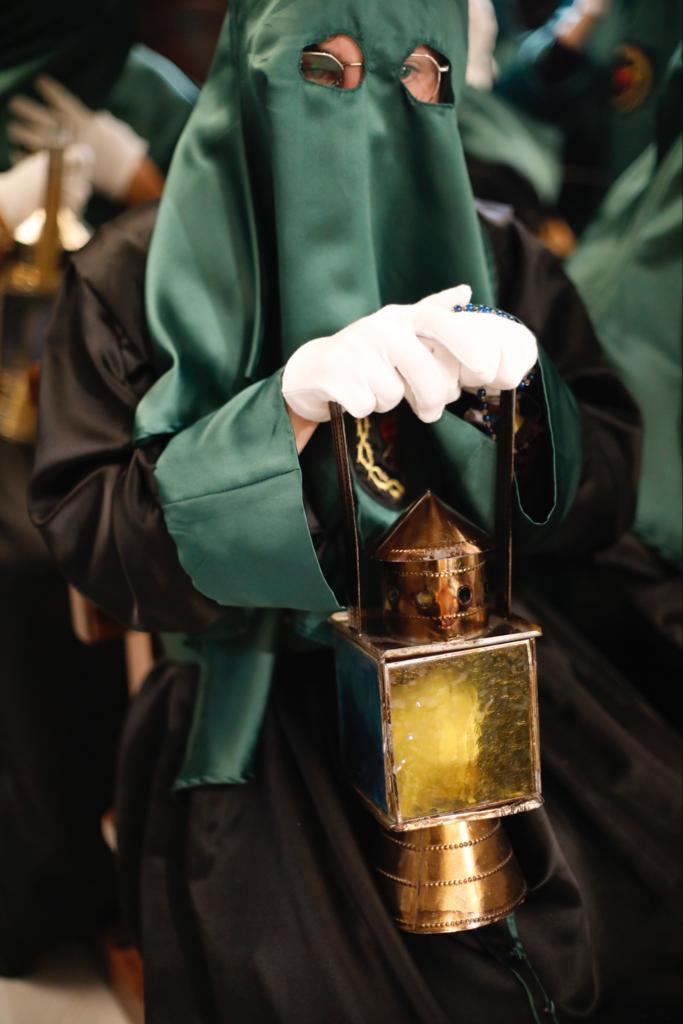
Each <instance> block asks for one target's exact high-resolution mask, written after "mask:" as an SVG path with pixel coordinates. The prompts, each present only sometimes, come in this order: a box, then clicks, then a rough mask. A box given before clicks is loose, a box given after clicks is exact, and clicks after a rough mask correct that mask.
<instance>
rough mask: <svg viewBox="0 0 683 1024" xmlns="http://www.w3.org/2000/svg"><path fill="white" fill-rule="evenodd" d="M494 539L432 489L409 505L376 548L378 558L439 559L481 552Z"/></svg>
mask: <svg viewBox="0 0 683 1024" xmlns="http://www.w3.org/2000/svg"><path fill="white" fill-rule="evenodd" d="M490 547H491V542H490V540H489V538H488V537H487V536H486V534H485V533H483V531H481V530H479V529H477V527H476V526H474V525H473V524H472V523H470V522H468V521H467V520H466V519H464V518H463V517H462V516H459V515H458V514H457V512H454V511H453V509H452V508H449V506H448V505H446V503H445V502H443V501H441V499H440V498H437V497H436V495H435V494H432V492H431V491H426V492H425V493H424V494H423V495H422V497H421V498H418V500H417V501H415V502H413V504H412V505H411V506H410V508H408V509H407V510H406V511H405V512H404V513H403V515H402V516H401V517H400V519H399V520H398V521H397V522H396V523H394V525H393V527H392V528H391V529H390V530H389V532H388V533H387V534H385V536H384V537H383V539H382V541H381V542H380V544H379V546H378V547H377V549H376V550H375V553H374V558H375V559H376V560H377V561H379V562H417V561H421V560H423V559H426V560H428V561H436V560H439V559H442V558H460V557H463V556H467V555H475V556H476V555H482V554H483V552H485V551H487V550H489V549H490Z"/></svg>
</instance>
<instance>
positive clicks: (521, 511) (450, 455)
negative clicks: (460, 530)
mask: <svg viewBox="0 0 683 1024" xmlns="http://www.w3.org/2000/svg"><path fill="white" fill-rule="evenodd" d="M538 363H539V369H540V373H541V381H542V388H543V395H544V399H545V414H546V422H547V424H548V431H549V434H550V447H551V462H550V478H549V479H548V480H544V481H542V483H543V487H544V491H545V493H546V495H547V497H546V501H545V507H544V508H543V509H542V510H540V511H539V510H538V509H536V511H535V514H533V515H532V514H531V512H530V511H528V509H527V508H526V507H525V501H524V493H523V487H521V486H520V482H519V480H517V481H516V487H515V492H516V516H515V540H516V548H517V550H523V551H530V550H534V549H537V548H540V547H546V546H548V544H550V543H551V542H552V534H553V531H554V529H555V528H556V527H558V526H559V525H560V523H561V522H562V521H563V519H564V518H565V516H566V515H567V513H568V512H569V509H570V508H571V506H572V504H573V501H574V498H575V496H576V492H577V490H578V486H579V480H580V476H581V464H582V460H583V446H582V440H581V438H582V431H581V413H580V411H579V407H578V405H577V403H576V400H575V398H574V396H573V395H572V393H571V391H570V390H569V388H568V387H567V385H566V384H565V383H564V381H563V380H562V379H561V377H560V375H559V374H558V372H557V370H556V369H555V366H554V365H553V363H552V361H551V360H550V359H549V358H548V356H547V355H546V354H545V353H544V352H543V350H542V349H540V350H539V360H538ZM432 430H433V433H434V438H435V440H436V443H437V447H438V450H439V453H440V455H441V458H442V460H443V461H444V463H445V464H446V466H447V476H448V482H449V494H448V498H449V500H450V502H451V504H453V505H454V506H455V507H456V508H458V509H459V510H460V511H462V512H463V514H465V515H466V516H467V517H468V518H470V519H472V520H473V521H474V522H476V523H478V524H480V525H481V526H482V527H483V528H484V529H486V530H488V531H489V532H492V531H493V528H494V514H495V500H494V499H495V477H496V473H495V469H496V445H495V442H494V441H492V440H491V438H489V437H487V436H486V435H485V434H483V433H482V432H481V431H480V430H478V429H477V428H476V427H474V426H473V425H472V424H471V423H467V422H465V420H462V419H460V418H459V417H457V416H455V415H454V414H453V413H450V412H446V413H444V415H443V416H442V417H441V419H440V420H439V422H438V423H435V424H434V426H433V427H432Z"/></svg>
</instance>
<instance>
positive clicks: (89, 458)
mask: <svg viewBox="0 0 683 1024" xmlns="http://www.w3.org/2000/svg"><path fill="white" fill-rule="evenodd" d="M155 215H156V205H150V206H148V207H145V208H144V209H138V210H135V211H131V212H130V213H129V214H125V215H124V216H123V217H121V218H119V219H117V220H116V221H114V222H112V223H111V224H109V225H107V226H106V227H105V228H103V229H102V230H101V231H100V232H99V233H98V235H97V236H96V237H95V238H94V239H93V241H92V242H91V243H90V245H88V246H87V247H86V248H85V249H83V250H82V251H81V252H80V253H78V254H77V255H76V256H75V257H74V258H73V260H72V263H71V265H70V267H69V270H68V272H67V276H66V280H65V283H64V286H63V288H62V292H61V294H60V297H59V298H58V301H57V306H56V309H55V313H54V317H53V321H52V325H51V328H50V332H49V337H48V340H47V345H46V350H45V355H44V359H43V363H42V368H41V379H40V426H39V438H38V445H37V452H36V461H35V466H34V473H33V479H32V482H31V486H30V490H29V509H30V512H31V517H32V519H33V522H34V523H35V525H36V526H37V527H38V528H39V529H40V531H41V532H42V534H43V537H44V538H45V540H46V542H47V544H48V547H49V548H50V550H51V552H52V554H53V556H54V557H55V559H56V560H57V562H58V563H59V565H60V567H61V568H62V571H63V572H64V574H65V575H66V577H67V579H68V580H69V581H70V582H71V583H73V585H74V586H75V587H76V588H77V589H78V590H79V591H81V593H83V594H85V596H86V597H88V598H90V600H91V601H93V602H94V603H95V604H96V605H98V606H99V607H101V608H103V609H104V610H105V611H107V612H108V613H109V614H110V615H113V616H115V617H116V618H117V619H118V620H119V621H121V622H122V623H124V624H125V625H127V626H129V627H132V628H137V629H146V630H151V631H155V632H161V631H169V632H172V631H182V632H198V631H200V630H202V629H204V628H206V627H208V626H209V625H211V624H212V623H214V622H215V621H216V620H217V619H219V618H220V616H221V615H222V613H223V611H224V610H223V609H221V607H220V606H219V605H217V604H215V603H214V602H213V601H210V600H208V599H207V598H205V597H204V596H203V595H202V594H200V593H199V592H198V591H197V590H195V589H194V587H193V586H192V583H191V581H190V579H189V577H188V576H187V574H186V573H185V571H184V570H183V568H182V566H181V565H180V562H179V561H178V555H177V551H176V547H175V544H174V542H173V540H172V538H171V537H170V535H169V533H168V531H167V530H166V526H165V524H164V519H163V513H162V511H161V508H160V505H159V501H158V498H157V492H156V486H155V481H154V463H155V459H156V458H157V457H158V455H159V453H160V451H161V449H162V448H163V441H161V442H159V441H157V442H155V444H154V445H153V446H152V445H150V446H147V447H144V448H135V447H134V446H133V428H134V419H135V410H136V407H137V405H138V402H139V401H140V399H141V398H142V396H143V395H144V394H145V392H146V391H147V390H148V389H149V387H150V386H151V385H152V383H153V382H154V380H155V378H156V376H157V373H156V370H155V367H154V362H153V350H152V346H151V342H150V339H149V337H148V335H147V332H146V328H145V326H144V325H145V316H144V272H145V261H146V256H147V250H148V246H149V239H150V236H151V231H152V227H153V224H154V219H155Z"/></svg>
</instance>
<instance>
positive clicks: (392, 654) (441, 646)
mask: <svg viewBox="0 0 683 1024" xmlns="http://www.w3.org/2000/svg"><path fill="white" fill-rule="evenodd" d="M331 621H332V625H333V627H334V629H335V631H336V632H337V633H338V634H339V636H340V637H343V639H344V641H345V642H346V643H348V644H351V645H352V647H354V648H356V649H357V650H358V651H359V652H360V654H361V656H363V657H365V658H366V659H367V660H368V661H370V662H371V663H372V665H373V666H376V672H373V678H372V681H370V680H369V683H370V686H372V685H373V683H374V685H375V687H379V690H378V696H379V701H378V703H379V712H380V715H379V724H380V726H381V751H382V763H383V777H384V787H385V789H384V795H385V800H384V808H385V809H384V810H383V808H382V806H381V805H380V804H378V803H377V802H376V801H375V800H374V799H373V797H372V796H371V795H370V793H369V792H367V791H366V790H364V788H363V786H362V784H359V783H358V782H357V781H356V780H354V778H353V776H354V774H356V775H357V769H354V766H353V764H352V763H351V760H352V758H351V757H350V756H349V754H350V751H348V750H347V749H346V748H345V738H344V734H343V730H344V714H343V709H342V710H341V717H340V727H341V729H342V763H343V765H344V768H345V770H346V773H347V776H348V777H349V779H350V781H351V784H352V786H353V788H354V789H355V791H356V792H357V793H358V795H359V797H360V798H361V800H362V801H363V803H364V804H365V805H366V806H367V807H368V809H369V810H370V811H371V813H372V814H373V815H374V816H375V818H377V820H378V821H379V822H380V823H381V824H382V825H384V826H385V828H388V829H391V830H392V831H395V832H404V831H410V830H412V829H422V828H429V827H432V826H435V825H444V824H449V823H451V822H456V821H462V820H478V819H486V818H500V817H507V816H509V815H512V814H521V813H523V812H525V811H531V810H536V809H537V808H538V807H541V806H542V805H543V796H542V793H541V758H540V737H539V728H538V688H537V666H536V648H535V640H536V638H537V637H539V636H541V635H542V631H541V629H540V627H539V626H536V625H534V624H533V623H529V622H527V621H526V620H524V619H521V618H519V617H518V616H512V615H511V616H510V617H509V618H507V619H506V620H502V619H500V618H498V617H497V616H492V617H491V622H490V624H489V626H488V628H487V629H486V630H485V631H484V632H483V633H482V634H481V635H479V636H477V637H467V638H465V639H461V640H451V641H446V642H444V643H429V644H411V645H409V646H403V645H397V644H396V643H395V642H392V641H390V640H388V639H386V638H382V637H372V636H368V635H365V634H359V633H357V632H356V631H355V630H353V629H352V628H351V627H350V625H349V616H348V613H347V612H338V613H336V614H335V615H334V616H333V617H332V620H331ZM513 646H514V647H518V648H524V649H525V650H526V651H527V661H528V683H529V685H528V698H529V701H528V707H529V718H528V735H529V755H530V757H529V783H530V784H529V789H528V792H526V793H525V794H523V795H521V796H515V797H512V798H507V799H499V800H493V801H488V802H487V801H481V802H479V803H477V804H474V805H470V806H463V807H460V808H458V809H454V810H451V811H450V812H447V811H443V812H439V813H437V814H432V815H429V814H427V815H417V816H410V815H408V816H404V814H403V812H402V809H401V800H400V793H399V787H398V784H397V781H396V774H395V772H394V771H393V767H394V765H395V764H396V761H395V757H394V738H393V722H392V701H391V690H392V686H393V685H394V683H393V681H392V678H391V675H392V670H393V669H395V667H397V666H399V667H408V666H411V665H413V664H415V663H418V662H419V663H420V665H425V664H432V663H434V662H438V661H440V660H444V661H445V660H448V661H451V660H452V659H453V658H457V657H459V656H467V655H468V654H471V653H472V652H474V651H482V650H488V651H501V650H505V651H509V650H510V649H511V648H512V647H513ZM338 654H339V651H338ZM373 738H376V737H373ZM368 788H369V787H368Z"/></svg>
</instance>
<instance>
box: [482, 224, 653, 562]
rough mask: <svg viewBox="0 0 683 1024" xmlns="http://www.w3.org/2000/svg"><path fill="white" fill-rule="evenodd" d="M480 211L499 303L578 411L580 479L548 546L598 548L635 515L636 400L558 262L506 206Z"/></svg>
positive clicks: (566, 551)
mask: <svg viewBox="0 0 683 1024" xmlns="http://www.w3.org/2000/svg"><path fill="white" fill-rule="evenodd" d="M479 210H480V215H481V217H482V221H483V224H484V229H485V232H486V237H487V238H488V240H489V242H490V245H491V248H492V252H493V257H494V262H495V267H496V271H497V274H498V305H499V306H500V307H501V308H503V309H506V310H507V311H508V312H510V313H514V314H515V316H518V317H519V318H520V320H523V321H524V323H525V324H526V325H527V326H528V327H529V329H530V330H532V331H533V332H534V334H535V335H536V337H537V338H538V341H539V344H540V345H541V346H542V347H543V348H544V349H545V351H546V352H547V353H548V355H549V356H550V358H551V359H552V360H553V363H554V364H555V367H556V368H557V370H558V371H559V374H560V376H561V377H562V378H563V379H564V381H565V382H566V383H567V384H568V385H569V387H570V389H571V391H572V393H573V395H574V397H575V399H576V400H577V402H578V404H579V408H580V410H581V417H582V439H583V464H582V471H581V481H580V484H579V489H578V493H577V495H576V499H575V501H574V504H573V506H572V508H571V510H570V512H569V514H568V515H567V517H566V518H565V520H564V521H563V523H562V524H561V525H560V526H559V527H558V528H557V529H556V530H555V531H554V533H553V538H552V547H553V551H554V552H556V553H559V554H563V555H566V556H572V555H576V554H584V553H588V552H591V551H597V550H600V549H602V548H604V547H606V546H607V545H609V544H611V543H613V542H614V541H615V540H616V539H617V538H618V537H619V536H620V535H621V534H622V533H623V532H624V531H625V530H626V529H628V527H629V526H630V525H631V523H632V522H633V517H634V515H635V507H636V500H637V494H638V477H639V469H640V465H639V460H640V439H641V418H640V413H639V411H638V407H637V405H636V403H635V402H634V401H633V399H632V398H631V396H630V394H629V392H628V391H627V389H626V388H625V387H624V385H623V384H622V383H621V381H620V379H619V377H618V375H617V373H616V372H615V370H614V369H612V367H611V366H610V365H609V364H608V363H607V360H606V359H605V357H604V355H603V353H602V349H601V347H600V343H599V341H598V338H597V335H596V333H595V330H594V328H593V325H592V323H591V322H590V319H589V317H588V313H587V312H586V308H585V306H584V305H583V302H582V301H581V298H580V296H579V294H578V292H577V291H576V288H575V287H574V285H573V284H572V282H571V281H570V280H569V278H568V277H567V275H566V274H565V272H564V269H563V267H562V264H561V262H560V261H559V260H558V259H557V258H556V257H555V256H553V255H552V253H550V252H548V250H547V249H545V248H544V247H543V246H541V245H540V243H539V242H538V241H537V240H536V239H535V238H534V237H533V236H532V235H531V234H530V233H529V232H528V231H527V230H526V229H525V228H524V227H523V226H522V225H521V224H519V223H518V222H517V221H515V220H514V218H513V216H512V211H511V210H510V209H509V208H508V207H503V206H499V205H496V204H479Z"/></svg>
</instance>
